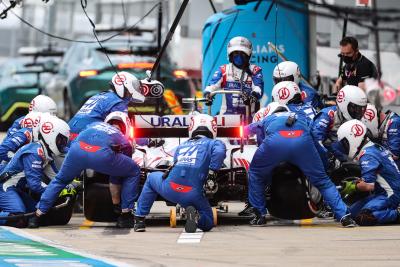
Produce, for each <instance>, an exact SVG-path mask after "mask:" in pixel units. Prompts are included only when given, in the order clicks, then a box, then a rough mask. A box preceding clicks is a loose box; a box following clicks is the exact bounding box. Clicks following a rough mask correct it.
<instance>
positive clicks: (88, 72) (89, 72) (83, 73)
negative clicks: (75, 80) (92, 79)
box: [79, 70, 99, 77]
mask: <svg viewBox="0 0 400 267" xmlns="http://www.w3.org/2000/svg"><path fill="white" fill-rule="evenodd" d="M98 73H99V72H98V71H97V70H83V71H80V72H79V77H89V76H95V75H97V74H98Z"/></svg>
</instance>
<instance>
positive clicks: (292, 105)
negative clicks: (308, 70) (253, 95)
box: [272, 81, 316, 121]
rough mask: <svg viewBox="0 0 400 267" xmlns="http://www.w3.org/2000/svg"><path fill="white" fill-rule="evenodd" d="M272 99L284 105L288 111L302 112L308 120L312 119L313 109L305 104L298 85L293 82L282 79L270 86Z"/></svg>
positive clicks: (314, 113) (313, 115)
mask: <svg viewBox="0 0 400 267" xmlns="http://www.w3.org/2000/svg"><path fill="white" fill-rule="evenodd" d="M272 100H273V101H275V102H278V103H279V104H282V105H286V106H287V107H288V108H289V110H290V111H292V112H295V113H299V112H301V113H304V114H305V115H306V116H307V117H308V118H309V119H310V121H311V120H313V119H314V117H315V115H316V112H315V109H314V108H313V107H312V106H311V105H309V104H307V103H306V104H305V103H304V102H303V100H302V97H301V91H300V88H299V86H298V85H297V84H296V83H295V82H290V81H283V82H279V83H277V84H276V85H275V86H274V87H273V88H272Z"/></svg>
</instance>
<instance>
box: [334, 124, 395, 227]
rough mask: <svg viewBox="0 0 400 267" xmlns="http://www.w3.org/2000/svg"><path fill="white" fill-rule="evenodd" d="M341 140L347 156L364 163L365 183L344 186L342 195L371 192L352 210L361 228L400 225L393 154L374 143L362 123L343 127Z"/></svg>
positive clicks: (360, 180) (362, 180)
mask: <svg viewBox="0 0 400 267" xmlns="http://www.w3.org/2000/svg"><path fill="white" fill-rule="evenodd" d="M338 139H339V141H340V143H341V144H342V146H343V147H344V150H345V151H346V153H347V155H348V156H349V157H350V158H351V159H355V160H356V161H358V162H359V163H360V167H361V179H358V180H357V181H347V182H345V183H344V186H343V190H342V194H345V195H350V194H352V193H354V192H357V191H363V192H371V193H372V194H371V195H369V196H368V197H365V198H364V199H361V200H359V201H357V202H355V203H354V204H353V205H352V206H351V207H350V212H351V215H352V217H354V219H355V220H356V222H357V224H358V225H361V226H371V225H377V224H385V223H394V222H399V221H400V220H399V217H400V216H399V211H398V206H399V204H400V172H399V169H398V168H397V165H396V163H395V162H394V160H393V158H392V156H391V154H390V152H389V151H388V150H386V149H385V148H383V147H381V146H380V145H377V144H375V143H373V142H371V141H370V139H369V138H368V137H367V127H366V126H365V125H364V124H363V123H362V122H361V121H358V120H351V121H348V122H346V123H344V124H343V125H342V126H340V128H339V130H338Z"/></svg>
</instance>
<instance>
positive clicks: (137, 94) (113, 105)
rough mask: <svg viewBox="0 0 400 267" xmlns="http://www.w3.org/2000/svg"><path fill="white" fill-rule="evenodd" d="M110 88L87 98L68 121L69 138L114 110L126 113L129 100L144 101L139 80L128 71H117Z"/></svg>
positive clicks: (72, 138) (101, 119) (103, 118)
mask: <svg viewBox="0 0 400 267" xmlns="http://www.w3.org/2000/svg"><path fill="white" fill-rule="evenodd" d="M110 86H111V90H110V91H108V92H102V93H99V94H97V95H94V96H92V97H91V98H89V99H88V100H87V101H86V102H85V104H83V106H82V107H81V109H80V110H79V111H78V112H77V113H76V114H75V116H74V117H73V118H72V119H71V120H70V121H69V123H68V124H69V126H70V127H71V140H74V139H75V138H76V137H77V136H78V134H79V133H80V132H81V131H82V130H83V129H85V128H86V126H87V125H89V124H91V123H92V122H103V121H104V120H105V118H106V117H107V115H108V114H110V113H111V112H114V111H121V112H125V113H128V104H129V103H130V102H131V101H134V102H140V103H142V102H144V98H145V97H144V95H143V94H142V92H141V86H140V81H139V80H138V79H137V78H136V77H135V76H134V75H132V74H130V73H128V72H118V73H117V74H115V75H114V76H113V78H112V80H111V82H110Z"/></svg>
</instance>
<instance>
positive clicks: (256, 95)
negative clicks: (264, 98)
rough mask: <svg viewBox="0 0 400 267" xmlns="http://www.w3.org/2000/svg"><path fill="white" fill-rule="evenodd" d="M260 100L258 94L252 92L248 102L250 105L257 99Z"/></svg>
mask: <svg viewBox="0 0 400 267" xmlns="http://www.w3.org/2000/svg"><path fill="white" fill-rule="evenodd" d="M259 98H260V94H259V93H257V92H254V91H252V92H251V94H250V102H251V103H256V102H257V101H258V99H259Z"/></svg>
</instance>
